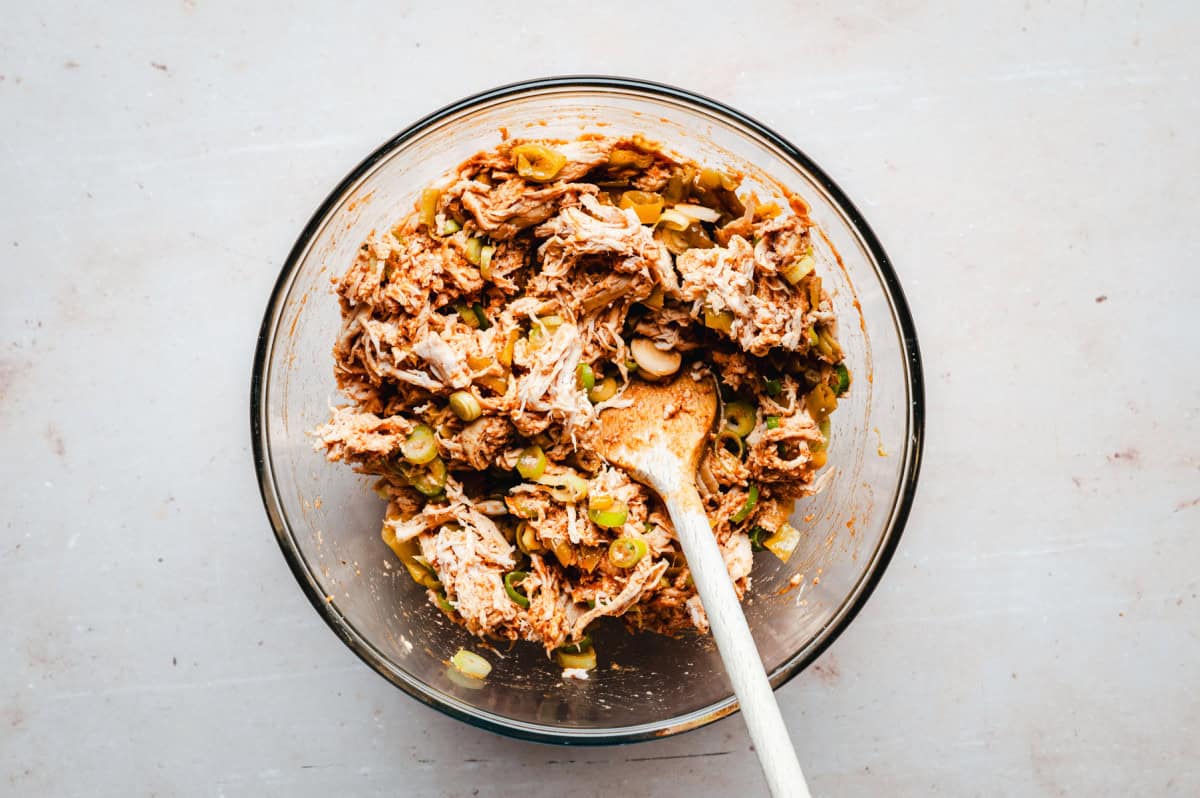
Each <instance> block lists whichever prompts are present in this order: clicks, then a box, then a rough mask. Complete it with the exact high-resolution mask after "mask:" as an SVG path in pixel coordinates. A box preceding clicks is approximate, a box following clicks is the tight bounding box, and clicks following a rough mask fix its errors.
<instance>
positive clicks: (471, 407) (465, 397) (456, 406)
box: [450, 391, 483, 421]
mask: <svg viewBox="0 0 1200 798" xmlns="http://www.w3.org/2000/svg"><path fill="white" fill-rule="evenodd" d="M450 409H451V410H453V411H454V415H456V416H458V417H459V418H461V419H462V420H463V421H474V420H475V419H477V418H479V416H480V414H482V413H483V408H481V407H480V406H479V400H478V399H476V398H475V397H474V396H473V395H471V394H470V393H468V392H466V391H455V392H454V393H452V394H450Z"/></svg>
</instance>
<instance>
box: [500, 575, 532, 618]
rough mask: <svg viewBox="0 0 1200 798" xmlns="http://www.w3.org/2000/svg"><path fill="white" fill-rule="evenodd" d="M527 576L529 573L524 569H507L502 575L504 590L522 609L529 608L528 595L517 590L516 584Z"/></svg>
mask: <svg viewBox="0 0 1200 798" xmlns="http://www.w3.org/2000/svg"><path fill="white" fill-rule="evenodd" d="M528 576H529V574H528V573H526V572H525V571H509V572H508V573H506V574H505V575H504V592H505V593H507V594H508V597H509V598H510V599H512V600H513V603H514V604H516V605H517V606H518V607H521V608H523V609H529V596H526V595H525V594H524V593H522V592H521V591H519V590H517V585H518V584H520V583H521V582H523V581H524V580H525V578H526V577H528Z"/></svg>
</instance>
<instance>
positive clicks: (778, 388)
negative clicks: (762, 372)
mask: <svg viewBox="0 0 1200 798" xmlns="http://www.w3.org/2000/svg"><path fill="white" fill-rule="evenodd" d="M763 385H764V386H765V387H766V389H767V396H771V397H775V396H779V394H781V393H783V383H782V382H780V381H779V380H777V379H772V380H764V381H763Z"/></svg>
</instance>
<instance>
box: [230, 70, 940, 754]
mask: <svg viewBox="0 0 1200 798" xmlns="http://www.w3.org/2000/svg"><path fill="white" fill-rule="evenodd" d="M504 130H506V131H507V132H508V134H509V135H512V136H514V137H520V136H534V137H553V138H573V137H575V136H577V135H579V134H580V133H583V132H596V133H603V134H607V135H631V134H634V133H641V134H643V135H645V136H647V137H648V138H650V139H651V140H655V141H659V142H663V143H665V144H666V145H667V146H668V147H670V148H672V149H674V150H676V151H678V152H680V153H682V154H685V155H687V156H689V157H692V158H694V159H696V160H698V161H701V162H703V163H705V164H710V165H713V166H720V165H722V164H725V165H728V166H730V167H732V168H735V169H738V170H739V171H742V172H744V173H745V174H746V175H747V177H746V183H745V185H746V187H748V188H753V189H754V190H756V191H758V193H759V195H760V197H764V196H766V195H771V194H774V195H778V194H779V186H780V185H782V186H787V187H788V188H789V189H791V190H793V191H795V192H797V193H799V194H800V195H801V196H803V197H804V198H805V200H807V201H808V203H809V205H810V206H811V215H812V217H813V219H814V220H815V221H816V222H817V223H818V224H819V225H820V226H821V228H822V229H823V230H824V232H825V234H826V236H827V238H828V243H829V246H831V247H832V248H833V249H832V250H831V249H829V248H828V247H825V249H824V255H825V259H826V260H827V261H828V262H827V265H826V268H825V270H824V273H823V278H824V282H825V286H826V287H827V289H828V290H829V291H830V293H831V294H832V295H833V299H834V305H835V308H836V310H837V312H838V314H839V318H840V320H841V323H840V335H839V337H840V339H841V342H842V345H843V347H844V349H845V352H846V356H847V363H848V365H849V367H850V369H851V371H852V373H853V375H854V383H853V385H852V387H851V389H850V393H849V394H848V395H847V396H846V397H844V398H843V401H842V402H841V406H840V408H839V409H838V412H837V413H835V414H834V415H833V430H832V445H831V448H830V457H829V465H828V466H827V468H829V469H834V470H836V473H835V474H834V475H833V477H832V478H831V481H830V482H829V483H828V486H827V488H826V489H825V490H824V492H822V493H820V494H818V495H816V496H813V497H810V498H808V499H805V500H803V501H800V502H798V503H797V505H796V509H795V514H794V516H793V523H794V524H795V525H796V526H797V527H798V528H800V529H802V530H804V531H805V535H804V539H803V541H802V543H801V544H800V547H799V548H798V549H797V550H796V552H795V553H794V554H793V556H792V558H791V560H790V561H789V562H788V563H787V564H784V563H781V562H779V561H778V560H777V559H776V558H774V557H772V556H771V555H770V554H765V553H764V554H760V555H758V556H757V557H756V558H755V566H754V572H753V590H752V592H751V595H750V597H749V599H748V600H747V601H746V603H745V611H746V615H747V617H748V619H749V623H750V627H751V629H752V630H753V632H754V636H755V640H756V641H757V643H758V648H759V651H760V652H761V654H762V659H763V663H764V665H765V666H766V668H767V670H768V672H769V673H770V674H771V683H772V684H773V685H774V686H776V687H778V686H779V685H782V684H783V683H784V682H786V681H787V680H788V679H790V678H791V677H793V676H795V675H796V674H797V673H799V672H800V671H801V670H802V669H803V668H804V667H805V666H806V665H807V664H808V663H810V662H812V661H813V660H814V659H815V658H816V657H817V656H818V655H819V654H820V653H821V651H822V650H823V649H825V647H826V646H828V645H829V644H830V643H831V642H833V640H834V639H835V638H836V637H837V636H838V634H839V633H840V632H841V631H842V630H843V629H845V628H846V626H847V624H849V623H850V621H851V619H853V617H854V615H855V614H856V613H857V612H858V610H859V609H860V608H861V607H862V605H863V603H864V602H865V601H866V599H867V596H868V595H869V594H870V592H871V590H872V588H873V587H874V586H875V584H876V583H877V582H878V581H879V579H880V577H881V575H882V574H883V571H884V569H885V567H886V566H887V563H888V560H889V559H890V558H891V556H892V553H893V551H894V550H895V548H896V544H897V541H898V539H899V537H900V533H901V530H902V528H903V526H904V522H905V519H906V517H907V515H908V511H909V507H910V505H911V503H912V499H913V492H914V490H915V487H916V481H917V471H918V466H919V460H920V451H921V435H922V427H923V409H922V381H921V366H920V357H919V354H918V350H917V340H916V334H915V332H914V330H913V323H912V319H911V317H910V315H909V311H908V308H907V305H906V304H905V301H904V297H903V295H902V293H901V290H900V284H899V281H898V280H897V278H896V274H895V272H894V271H893V269H892V266H891V264H890V263H889V261H888V259H887V256H886V255H885V254H884V252H883V249H882V247H881V246H880V245H879V242H878V241H877V240H876V238H875V236H874V234H872V232H871V230H870V228H868V227H867V224H866V222H865V221H864V220H863V218H862V216H861V215H860V214H859V212H858V210H857V209H855V207H854V206H853V205H852V204H851V203H850V201H849V200H848V199H847V198H846V196H845V195H844V194H843V193H842V192H841V190H839V189H838V187H837V186H836V185H835V184H834V183H833V181H832V180H830V179H829V177H828V176H826V175H825V173H824V172H822V171H821V170H820V169H819V168H818V167H817V166H816V164H814V163H813V162H812V161H810V160H809V159H808V158H807V157H806V156H805V155H804V154H803V153H802V152H800V150H798V149H797V148H796V147H795V146H793V145H791V144H789V143H788V142H787V141H785V140H784V139H782V138H781V137H780V136H778V135H777V134H775V133H773V132H771V131H770V130H768V129H767V128H766V127H764V126H763V125H761V124H759V123H758V122H755V121H754V120H752V119H749V118H747V117H746V116H744V115H743V114H740V113H738V112H737V111H735V110H733V109H732V108H729V107H727V106H724V105H721V104H720V103H717V102H714V101H712V100H708V99H705V98H703V97H698V96H696V95H694V94H691V93H689V92H686V91H683V90H680V89H675V88H671V87H668V86H662V85H657V84H652V83H646V82H642V81H635V80H626V79H618V78H602V77H568V78H552V79H545V80H536V81H530V82H526V83H519V84H514V85H511V86H505V87H502V88H499V89H494V90H492V91H487V92H484V93H482V94H478V95H475V96H473V97H469V98H467V99H464V100H461V101H460V102H457V103H455V104H453V105H451V106H448V107H446V108H443V109H442V110H440V111H437V112H435V113H433V114H430V115H429V116H427V117H425V118H424V119H421V120H420V121H418V122H417V123H415V124H413V125H412V126H411V127H409V128H408V129H406V130H404V131H403V132H401V133H400V134H399V135H397V136H396V137H395V138H393V139H392V140H391V141H388V142H387V143H386V144H384V145H383V146H381V147H380V148H379V149H377V150H376V151H375V152H373V153H371V155H369V156H368V157H367V158H366V159H365V160H364V161H363V162H362V163H361V164H359V165H358V166H357V167H355V169H354V170H353V171H352V172H351V173H350V175H349V176H348V177H346V179H345V180H343V181H342V182H341V184H340V185H339V186H337V188H335V189H334V190H333V192H332V193H331V194H330V195H329V197H328V199H326V200H325V202H324V203H322V204H321V207H320V208H318V209H317V211H316V213H315V214H314V215H313V217H312V219H311V221H309V223H308V225H307V226H306V227H305V228H304V230H303V231H302V232H301V234H300V237H299V239H298V240H297V242H296V245H295V247H294V248H293V249H292V251H291V254H290V255H289V256H288V259H287V262H286V264H285V265H284V267H283V271H282V273H281V274H280V276H279V280H278V282H277V283H276V285H275V289H274V292H273V293H272V295H271V299H270V303H269V304H268V306H267V310H266V316H265V318H264V319H263V325H262V331H261V333H260V336H259V340H258V349H257V353H256V357H255V361H254V373H253V378H252V384H251V426H252V435H253V442H254V454H255V464H256V467H257V470H258V478H259V483H260V486H261V489H262V495H263V502H264V504H265V506H266V510H267V515H268V516H269V517H270V521H271V525H272V526H273V527H274V530H275V535H276V537H277V539H278V541H279V545H280V547H281V548H282V549H283V553H284V556H285V557H286V558H287V561H288V564H289V565H290V566H291V569H292V571H293V572H294V573H295V575H296V578H297V579H298V580H299V582H300V585H301V587H302V588H303V590H304V592H305V593H306V594H307V595H308V598H309V600H310V601H311V602H312V604H313V606H314V607H315V608H316V609H317V612H318V613H320V615H321V617H322V618H324V619H325V621H326V622H327V623H328V624H329V625H330V626H331V627H332V628H333V630H334V631H335V632H336V633H337V634H338V636H339V637H341V638H342V640H343V641H345V643H346V645H348V646H349V647H350V648H351V649H352V650H353V651H354V652H355V653H356V654H358V656H360V657H361V658H362V659H363V660H364V661H365V662H366V663H367V664H368V665H370V666H371V667H372V668H374V669H375V670H376V671H378V672H379V673H380V674H381V675H382V676H383V677H384V678H386V679H388V680H389V681H391V682H392V683H393V684H395V685H396V686H397V687H399V688H400V689H402V690H404V691H405V692H406V693H408V694H409V695H411V696H413V697H414V698H417V699H419V700H420V701H423V702H425V703H426V704H429V705H430V706H433V707H435V708H437V709H439V710H441V711H443V712H445V713H447V714H449V715H451V716H453V717H456V718H459V719H462V720H465V721H467V722H469V723H471V724H474V725H476V726H480V727H483V728H486V729H491V730H493V731H497V732H502V733H504V734H508V735H512V736H515V737H521V738H526V739H533V740H539V741H542V742H555V743H568V744H579V743H618V742H631V741H636V740H645V739H651V738H655V737H662V736H666V735H670V734H676V733H678V732H681V731H685V730H688V729H694V728H697V727H699V726H702V725H705V724H707V723H711V722H712V721H714V720H716V719H718V718H721V717H724V716H725V715H728V714H730V713H731V712H734V711H735V710H736V709H737V704H736V701H735V699H734V697H733V695H732V691H731V689H730V686H729V682H728V680H727V679H726V677H725V675H724V672H723V669H722V666H721V660H720V657H719V656H718V654H717V652H716V649H715V647H714V646H713V644H712V642H711V638H710V637H708V636H703V637H700V636H690V637H685V638H682V639H672V638H666V637H662V636H658V635H654V634H639V635H631V634H627V633H626V632H625V631H624V629H623V627H621V626H620V624H619V623H616V622H613V624H612V625H610V626H607V627H602V628H600V629H599V631H598V632H597V633H596V635H594V638H595V640H596V648H597V651H598V653H599V655H600V665H599V667H598V669H597V670H595V671H593V672H592V674H591V678H589V679H588V680H586V681H577V680H563V679H562V678H561V671H560V669H559V668H558V667H556V666H555V665H554V663H552V662H551V661H550V660H548V659H547V658H546V655H545V654H544V653H543V651H542V649H541V647H540V646H537V645H534V644H530V643H521V644H518V645H516V646H514V647H513V648H512V649H511V650H506V649H505V648H504V647H498V653H493V652H490V651H487V650H484V649H482V648H481V646H480V644H479V641H478V640H477V639H476V638H474V637H473V636H471V635H469V634H468V633H467V632H465V631H464V630H462V629H460V628H459V627H457V626H455V625H454V624H452V623H451V622H449V621H448V620H447V619H446V618H445V617H444V616H443V615H442V613H441V611H440V610H438V608H436V607H434V606H431V605H430V604H429V602H428V601H427V600H426V598H425V595H424V592H423V590H422V589H421V588H419V587H418V586H417V585H416V584H414V583H413V581H412V580H411V579H410V578H409V577H408V576H407V574H406V572H405V570H404V568H403V567H401V566H400V564H399V562H398V561H397V560H395V559H394V557H393V555H392V553H391V551H390V550H389V549H388V548H387V546H385V545H384V544H383V542H382V541H381V540H380V538H379V527H380V522H381V519H382V516H383V510H384V506H383V503H382V502H381V501H380V500H379V499H378V498H376V497H375V495H374V494H373V493H372V491H371V490H370V487H369V484H370V481H369V480H368V479H367V478H364V477H361V476H359V475H357V474H354V473H353V472H352V471H351V470H350V469H349V468H347V467H345V466H344V465H342V464H334V463H328V462H326V461H325V459H324V456H323V454H322V453H319V452H316V451H314V450H313V446H312V441H311V439H310V437H309V435H308V433H309V431H310V430H312V429H313V428H314V427H315V426H317V425H318V424H320V423H321V422H323V421H324V420H325V419H326V417H327V415H328V413H329V408H330V405H331V404H336V403H338V402H340V401H342V399H341V397H340V395H339V394H338V392H337V389H336V386H335V384H334V377H333V360H332V356H331V347H332V346H333V342H334V339H335V336H336V333H337V330H338V326H339V310H338V305H337V302H336V301H335V299H334V297H333V295H332V292H331V288H330V277H331V276H333V275H335V274H339V273H341V272H342V271H343V270H344V269H345V267H346V266H347V265H348V264H349V263H350V262H351V260H352V258H353V255H354V251H355V249H356V248H357V247H358V246H359V244H360V243H361V242H362V241H363V240H364V239H365V238H366V237H367V235H368V233H369V232H370V231H371V230H373V229H387V228H388V227H390V226H391V224H392V223H394V222H395V221H396V220H397V219H398V218H399V217H400V216H401V215H403V214H404V213H405V212H406V211H407V210H408V209H410V208H411V207H412V204H413V202H414V200H415V198H416V196H417V194H418V193H419V192H420V190H421V188H422V187H423V186H424V185H426V184H427V183H428V182H430V181H431V180H432V179H434V178H435V177H437V176H439V175H440V174H441V173H443V172H444V171H446V170H447V169H450V168H453V167H454V166H456V165H457V164H458V163H459V162H460V161H462V160H463V159H465V158H466V157H468V156H470V155H471V154H473V153H475V152H477V151H479V150H483V149H487V148H490V147H493V146H495V145H496V144H498V143H499V142H500V140H501V135H502V131H504ZM833 250H836V252H837V253H839V254H840V261H841V262H840V266H839V265H838V263H837V260H836V258H835V257H834V256H833ZM460 647H466V648H469V649H472V650H474V651H479V652H481V653H483V654H484V655H485V656H486V657H487V658H488V659H489V660H490V661H491V662H492V664H493V665H494V669H493V671H492V673H491V675H490V676H489V677H488V678H487V680H486V681H484V682H482V683H480V682H475V681H473V680H464V679H461V678H459V679H456V678H454V676H455V674H453V673H452V672H448V668H447V665H446V661H447V660H448V659H449V657H450V656H451V655H452V654H453V653H454V652H455V651H456V650H457V649H458V648H460ZM501 655H502V656H501Z"/></svg>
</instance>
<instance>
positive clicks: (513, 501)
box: [504, 496, 537, 519]
mask: <svg viewBox="0 0 1200 798" xmlns="http://www.w3.org/2000/svg"><path fill="white" fill-rule="evenodd" d="M504 504H505V506H506V507H508V511H509V512H510V513H512V514H513V515H515V516H516V517H517V518H526V519H528V518H533V517H534V516H536V515H537V510H536V509H533V508H531V507H530V505H529V502H528V501H527V500H526V498H525V497H524V496H505V497H504Z"/></svg>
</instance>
